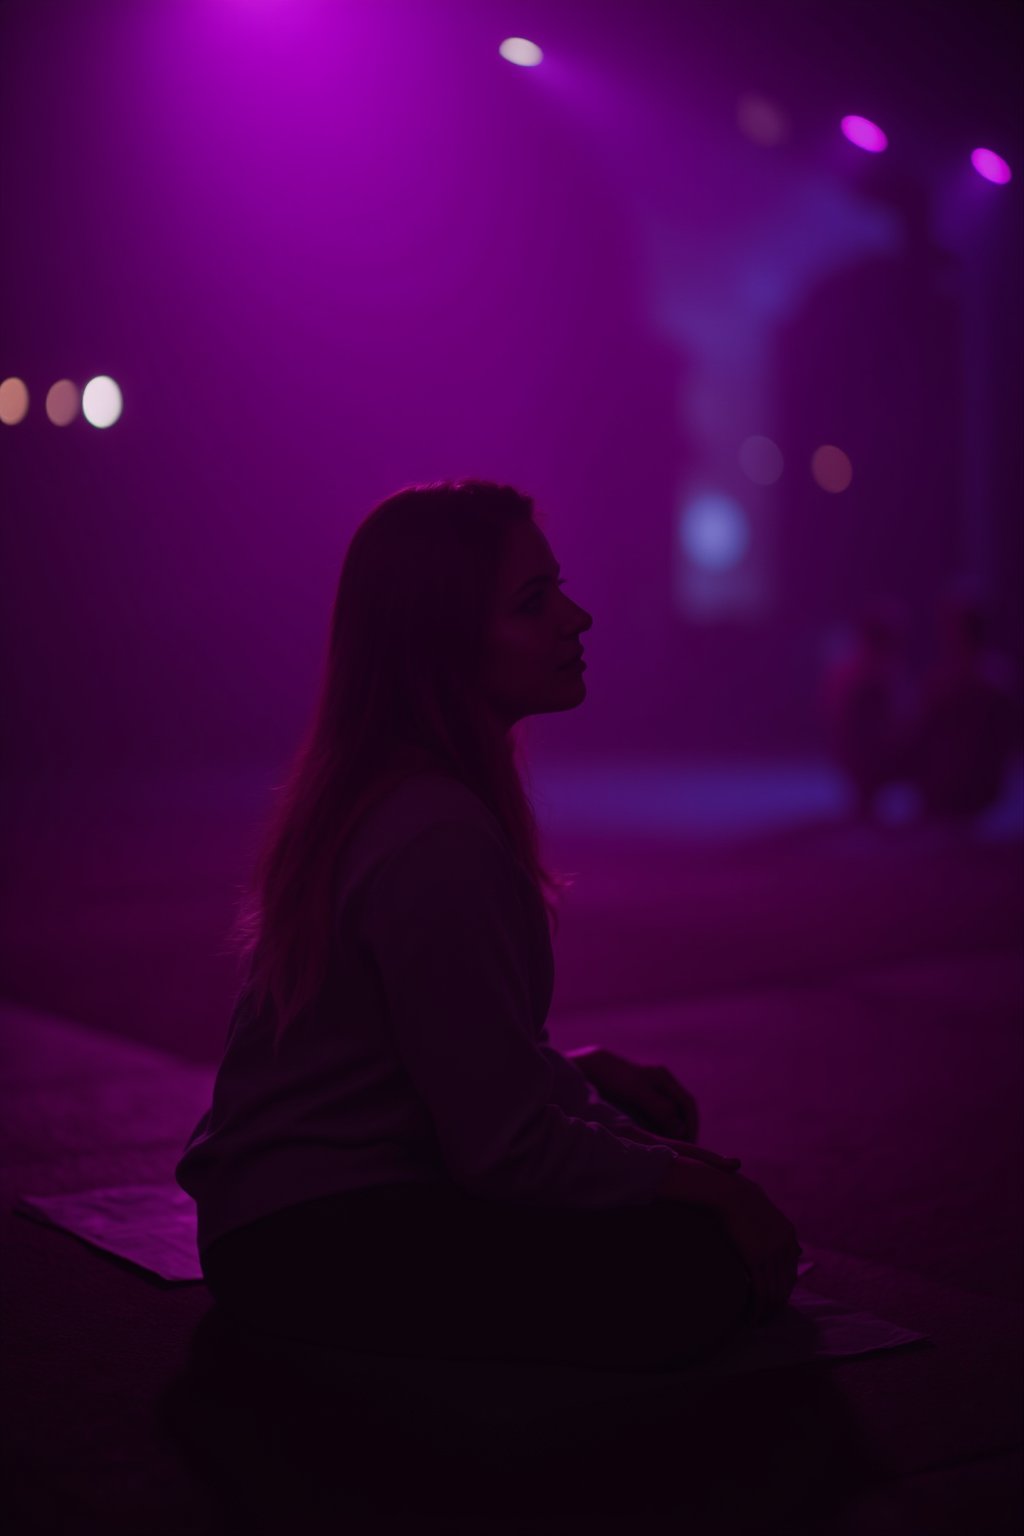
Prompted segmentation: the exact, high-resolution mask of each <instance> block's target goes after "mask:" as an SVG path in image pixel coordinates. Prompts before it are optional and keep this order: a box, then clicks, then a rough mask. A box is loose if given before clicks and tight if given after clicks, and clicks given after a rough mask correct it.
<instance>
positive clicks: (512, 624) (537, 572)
mask: <svg viewBox="0 0 1024 1536" xmlns="http://www.w3.org/2000/svg"><path fill="white" fill-rule="evenodd" d="M560 581H561V576H560V572H559V568H558V562H557V561H556V560H555V557H554V555H553V554H552V552H551V547H550V545H549V544H548V541H547V539H546V538H545V537H544V535H543V533H542V532H541V531H540V529H539V528H538V527H537V525H536V523H534V522H532V521H526V522H521V523H516V524H514V525H513V526H512V527H511V528H510V530H509V534H508V538H507V541H506V545H505V556H504V564H503V567H502V572H501V576H500V578H499V582H498V595H497V602H496V605H495V613H494V617H493V620H492V625H491V635H490V645H489V648H488V652H487V655H486V657H485V663H484V673H483V678H484V687H485V690H486V693H487V700H488V703H489V705H490V707H491V709H492V710H493V711H494V713H495V714H496V715H497V717H498V719H499V721H500V722H501V724H502V727H503V728H504V729H506V730H507V729H509V727H511V726H512V725H514V724H515V722H516V721H517V720H521V719H522V718H523V717H524V716H525V715H544V714H551V713H553V712H554V711H556V710H562V709H574V708H575V707H576V705H577V704H581V703H582V702H583V700H584V699H585V698H586V693H587V690H586V685H585V683H584V681H583V668H582V666H581V665H577V664H575V659H576V657H577V656H578V655H579V652H580V649H581V647H582V644H583V642H582V639H581V636H582V634H583V632H584V631H585V630H588V629H589V628H590V626H591V625H592V624H593V622H594V621H593V619H592V618H591V616H590V614H589V613H588V612H587V611H586V609H585V608H581V607H580V606H579V604H578V603H574V602H573V601H572V599H571V598H570V597H569V596H567V594H566V592H565V590H564V582H562V584H561V585H560V584H559V583H560ZM567 662H568V663H570V665H569V666H566V663H567Z"/></svg>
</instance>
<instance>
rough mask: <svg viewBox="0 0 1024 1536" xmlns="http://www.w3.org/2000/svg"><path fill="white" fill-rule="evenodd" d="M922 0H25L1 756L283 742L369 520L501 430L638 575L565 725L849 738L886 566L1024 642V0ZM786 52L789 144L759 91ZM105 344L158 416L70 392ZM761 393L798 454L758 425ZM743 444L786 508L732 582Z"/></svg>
mask: <svg viewBox="0 0 1024 1536" xmlns="http://www.w3.org/2000/svg"><path fill="white" fill-rule="evenodd" d="M826 9H827V11H828V25H827V26H826V25H825V24H824V22H823V20H822V17H821V15H820V13H821V12H822V11H824V10H826ZM882 9H883V8H878V10H879V11H881V10H882ZM884 11H885V17H884V19H883V17H882V16H881V15H878V16H877V17H876V15H875V9H874V8H871V20H870V29H871V30H869V31H867V32H866V31H865V30H864V29H865V25H866V21H865V8H864V7H863V6H855V5H849V6H830V7H827V8H826V7H822V6H820V5H818V6H809V5H804V6H796V5H792V4H778V3H770V4H762V5H754V4H753V3H752V0H743V3H738V0H734V3H731V4H723V5H721V6H710V5H698V6H692V7H680V6H677V5H664V6H660V7H659V6H656V5H652V4H642V3H633V4H626V3H625V0H623V3H622V4H617V5H609V6H602V7H593V6H590V5H587V4H584V3H582V0H577V3H574V4H570V3H564V4H559V3H554V4H545V5H540V4H524V5H521V6H514V7H510V6H507V5H498V4H489V3H486V0H482V3H472V4H471V3H469V0H464V3H455V0H438V3H436V4H424V3H419V4H414V3H412V0H375V3H374V4H372V5H371V4H367V3H360V4H353V3H349V0H346V3H344V4H342V3H338V4H327V3H326V0H178V3H172V0H151V3H147V4H137V3H111V0H107V3H98V0H64V3H58V0H53V3H38V0H37V3H29V0H13V3H12V0H8V3H7V4H6V5H5V6H4V8H3V14H2V20H0V53H2V56H3V63H2V66H0V67H2V70H3V78H2V81H0V86H2V89H0V146H2V148H0V173H2V186H0V192H2V206H3V209H4V227H5V235H4V239H3V242H2V245H0V279H2V283H0V287H2V292H3V294H4V298H5V303H4V326H3V333H2V335H0V377H7V376H9V375H14V376H18V377H21V378H23V379H25V381H26V382H27V384H28V386H29V389H30V392H31V396H32V408H31V410H30V412H29V415H28V417H27V418H26V420H25V421H24V422H23V423H22V424H21V425H19V426H17V427H0V476H2V486H0V494H2V501H3V516H2V528H3V534H2V537H3V547H2V550H0V558H2V561H3V568H4V572H5V577H6V580H5V589H4V590H5V601H4V605H3V614H2V621H0V623H2V630H0V638H2V644H3V660H2V664H3V688H4V696H5V716H6V721H5V723H6V730H5V732H4V743H3V748H2V752H3V756H2V759H0V767H2V768H3V770H4V771H5V772H6V773H7V774H8V775H9V776H13V777H19V776H21V775H23V774H25V773H32V774H37V773H39V774H49V773H51V772H52V773H55V774H58V775H64V774H69V775H70V774H83V775H86V776H91V775H96V776H97V777H102V776H104V775H106V774H107V773H108V772H110V771H111V770H113V769H115V768H117V769H118V770H119V771H120V770H122V769H126V770H127V771H128V772H133V773H134V772H140V771H142V772H144V771H148V770H150V769H152V770H154V771H155V770H160V769H163V768H167V767H170V768H174V767H185V766H189V767H200V768H201V767H203V766H204V765H213V764H225V765H232V764H239V765H241V764H245V763H276V762H277V761H278V760H279V759H280V758H281V757H282V756H283V755H285V754H286V753H287V752H288V751H289V749H290V747H291V745H292V743H293V741H294V738H295V735H296V733H297V731H298V730H299V728H300V727H301V724H302V723H303V722H304V720H305V718H306V714H307V711H308V709H309V706H310V703H311V700H312V696H313V691H314V688H315V685H316V682H317V679H318V674H319V667H320V660H321V656H322V651H323V645H324V642H325V638H326V625H327V619H328V616H329V612H330V605H331V602H332V599H333V593H334V586H335V582H336V578H337V571H338V567H339V563H340V560H341V557H342V554H343V552H344V548H345V545H346V543H347V540H348V538H349V536H350V534H351V532H352V530H353V528H354V527H355V525H356V523H357V522H358V521H359V520H360V519H361V518H362V517H363V516H364V515H365V513H366V512H367V511H368V510H369V508H370V506H371V505H372V504H373V503H374V502H375V501H376V500H377V499H379V498H380V497H381V496H383V495H385V494H387V493H388V492H389V491H391V490H393V489H395V488H397V486H399V485H400V484H403V483H406V482H408V481H411V480H416V479H423V478H433V477H441V476H448V475H455V474H477V475H482V476H488V477H494V478H498V479H508V480H511V481H513V482H514V483H517V484H519V485H521V486H522V487H523V488H524V489H527V490H529V491H530V492H532V493H533V494H534V495H535V496H536V497H537V498H538V501H539V503H540V505H541V506H542V508H543V509H544V511H545V513H546V514H547V519H548V521H547V529H548V533H549V536H550V538H551V541H552V544H553V546H554V548H555V551H556V554H557V556H558V558H559V559H560V561H561V563H562V565H563V568H564V571H565V574H566V575H567V576H568V577H569V578H570V581H571V583H572V586H571V588H570V590H573V591H574V595H576V596H578V597H579V599H580V600H581V601H582V602H584V603H585V604H586V606H587V607H588V608H589V609H590V611H591V612H592V613H593V614H594V616H595V624H594V629H593V632H592V636H591V637H590V640H589V642H588V660H589V672H588V687H589V697H588V700H587V702H586V704H585V705H584V706H583V708H582V709H581V710H580V711H578V712H576V713H575V714H574V715H573V716H572V717H571V719H569V720H566V719H547V720H543V721H540V722H537V728H536V732H535V736H536V739H537V741H538V742H539V743H541V744H550V745H551V746H552V747H555V748H557V749H559V750H560V751H566V752H570V751H572V750H574V749H579V750H584V749H588V750H589V749H600V748H603V747H618V746H621V744H622V742H623V741H624V740H634V741H635V742H636V743H637V745H639V746H642V747H644V748H658V747H665V748H676V749H678V748H683V749H689V750H693V751H699V750H722V749H735V750H739V751H747V750H750V751H753V750H760V751H771V750H775V749H778V750H788V749H792V748H803V747H806V746H808V745H811V746H813V745H814V744H815V743H816V741H817V739H818V738H817V732H818V722H817V719H816V715H815V687H816V675H817V667H818V663H819V660H820V655H821V650H822V646H823V645H824V644H825V642H826V640H827V637H828V634H829V633H830V632H831V630H832V629H834V627H835V625H836V624H838V623H840V622H842V621H844V620H846V619H848V618H849V617H850V616H851V614H852V613H853V612H854V611H855V610H856V609H857V607H858V606H859V605H860V604H861V603H862V602H863V601H864V600H865V599H866V598H868V597H870V596H871V595H873V593H874V592H875V591H877V590H878V589H879V588H880V587H881V588H882V589H885V590H889V589H894V590H897V591H899V592H900V593H901V594H902V595H903V596H904V597H905V598H906V599H907V601H908V603H909V604H910V607H911V611H912V617H913V623H914V636H913V640H914V645H915V647H916V650H917V653H918V654H919V655H920V657H921V658H922V659H923V658H924V657H925V656H926V653H927V646H928V641H929V638H930V632H931V628H930V626H931V605H932V602H933V600H934V596H935V592H936V588H937V587H938V586H939V585H941V583H942V582H943V581H945V580H947V579H948V578H949V577H952V576H955V575H957V574H961V573H964V572H965V571H970V572H971V573H973V574H975V575H977V576H979V577H980V578H981V579H982V580H984V581H986V582H987V584H988V586H989V589H990V591H991V593H992V596H993V600H994V602H995V605H996V609H997V618H998V626H999V630H1000V633H1001V637H1002V639H1003V641H1004V643H1005V644H1006V645H1007V646H1008V647H1009V648H1010V649H1011V650H1012V651H1014V652H1015V654H1016V655H1017V656H1018V658H1019V656H1020V651H1021V641H1022V636H1021V619H1020V610H1019V598H1018V594H1017V580H1016V578H1015V577H1014V576H1013V574H1012V573H1013V571H1014V570H1015V569H1017V570H1018V571H1019V564H1020V558H1021V542H1020V505H1021V490H1022V483H1021V466H1020V452H1019V437H1018V423H1019V419H1020V415H1021V406H1022V403H1024V402H1022V388H1021V367H1020V357H1021V339H1022V338H1021V304H1020V286H1019V276H1018V274H1019V269H1020V264H1021V255H1022V249H1021V246H1022V242H1021V212H1020V210H1021V197H1020V186H1021V177H1022V175H1024V159H1022V155H1021V148H1022V146H1021V142H1020V138H1021V135H1020V122H1019V106H1020V94H1019V86H1018V84H1017V82H1016V79H1015V75H1014V66H1013V59H1014V57H1019V19H1018V17H1017V15H1016V13H1015V12H1014V10H1013V8H1011V7H1007V6H1001V5H995V4H983V5H980V6H979V5H972V6H970V7H969V8H968V7H963V8H959V9H958V8H956V7H949V6H947V7H942V8H940V9H939V10H938V11H937V10H936V8H934V7H922V6H919V5H913V4H910V3H909V0H903V3H901V4H898V5H895V6H892V7H886V8H884ZM683 12H685V14H681V13H683ZM595 13H599V14H595ZM939 16H941V20H939V19H937V17H939ZM509 31H515V32H519V33H522V34H524V35H526V36H534V37H535V38H536V40H537V41H538V42H540V43H541V45H542V46H543V47H545V49H546V50H547V57H546V59H545V62H544V64H543V65H542V66H541V67H540V68H539V69H537V70H521V69H516V68H514V67H512V66H510V65H508V64H506V63H505V62H503V61H502V60H501V59H499V58H498V56H497V53H496V47H497V43H498V42H499V41H500V40H501V38H502V36H504V35H507V33H508V32H509ZM750 91H760V92H762V93H769V94H770V95H771V96H772V97H773V99H774V100H775V101H776V102H778V103H779V104H780V105H781V106H782V107H783V108H784V109H785V111H786V113H787V115H788V117H789V120H790V129H791V131H790V136H789V140H788V142H787V143H785V144H783V145H780V146H779V147H778V148H775V149H768V148H766V147H764V146H761V145H755V144H753V143H751V142H750V140H749V139H748V138H745V137H744V136H743V135H742V134H741V133H740V132H739V131H738V129H737V124H736V103H737V99H738V97H739V96H740V95H742V93H744V92H750ZM847 111H861V112H864V113H867V114H869V115H870V114H874V115H875V116H876V117H877V118H878V119H879V120H880V121H884V123H885V125H886V129H887V132H888V133H889V137H890V149H889V151H888V153H887V155H886V156H884V157H881V160H880V161H879V162H878V163H877V164H876V163H869V157H867V156H865V155H863V154H861V153H860V152H859V151H857V150H855V149H853V148H852V146H850V145H848V144H847V143H846V142H845V141H844V140H842V139H841V138H840V136H839V135H838V131H837V127H836V125H837V123H838V119H839V117H840V116H841V115H842V114H843V113H844V112H847ZM978 143H989V144H991V146H992V147H993V148H996V149H999V150H1000V151H1001V152H1002V153H1004V154H1005V155H1006V156H1007V158H1008V159H1009V161H1010V162H1011V164H1012V165H1013V166H1014V169H1015V180H1014V182H1013V183H1011V185H1010V186H1009V187H1007V188H997V187H993V186H990V185H989V184H987V183H983V182H981V181H980V180H979V179H978V178H977V177H976V176H974V173H973V172H972V171H971V170H970V168H969V165H967V161H966V157H967V155H968V154H969V151H970V150H971V149H972V148H973V147H974V146H975V145H976V144H978ZM882 161H884V174H883V166H882ZM965 166H966V170H965V169H964V167H965ZM890 341H891V345H890ZM94 373H110V374H112V375H113V376H114V377H115V378H116V379H117V380H118V382H119V383H120V384H121V387H122V389H123V391H124V396H125V410H124V415H123V417H122V419H121V421H120V422H119V423H117V425H116V426H114V427H113V428H111V429H109V430H108V431H97V430H95V429H93V428H91V427H89V426H88V425H87V424H86V423H85V422H84V421H82V420H81V419H79V420H78V421H77V422H75V423H74V424H73V425H72V426H70V427H68V428H66V429H58V428H55V427H53V426H52V425H51V424H50V423H49V422H48V421H47V420H46V417H45V414H44V412H43V410H42V402H43V399H44V396H45V393H46V390H47V388H48V386H49V384H50V383H52V382H53V381H54V380H56V379H58V378H61V377H69V378H71V379H73V380H75V381H76V382H78V383H79V384H82V383H84V382H85V380H86V379H87V378H89V377H90V376H91V375H92V374H94ZM759 432H760V433H767V434H768V435H770V436H772V437H773V438H774V439H775V440H776V441H778V443H779V444H780V446H781V447H782V450H783V454H784V457H785V460H786V469H785V472H784V474H783V476H782V478H781V479H780V480H779V481H778V482H777V483H776V484H775V485H773V486H771V487H756V486H752V485H751V484H750V483H749V482H747V481H746V480H745V479H743V477H742V476H741V475H740V472H739V471H738V470H737V467H736V457H735V454H736V449H737V447H738V444H739V443H740V442H741V441H742V440H743V439H744V438H745V437H747V436H748V435H750V434H751V433H759ZM821 441H826V442H836V443H840V444H843V445H845V446H846V447H847V451H849V452H850V453H851V456H852V458H853V460H854V464H855V479H854V483H853V485H852V486H851V488H850V490H849V491H848V492H846V493H844V495H843V496H829V495H828V494H826V493H823V492H821V491H820V489H819V488H818V487H816V486H815V485H814V483H813V482H812V481H811V479H810V477H809V474H808V472H807V460H808V458H809V455H810V453H811V452H812V451H813V448H814V446H815V445H816V444H817V443H818V442H821ZM707 485H713V486H715V487H719V488H721V490H722V491H723V493H724V494H728V495H730V496H734V497H736V498H737V499H738V502H739V504H740V505H741V506H742V510H743V514H744V516H745V517H746V518H748V519H749V524H750V530H751V539H752V542H751V546H750V554H749V561H750V572H748V575H747V576H744V577H743V579H742V580H740V579H738V577H737V573H736V572H732V573H731V574H730V573H726V575H725V576H721V574H719V575H713V576H712V577H709V578H708V579H709V581H711V584H712V588H713V590H712V588H709V590H712V607H711V611H710V613H709V612H705V613H703V615H701V614H698V613H696V612H695V611H694V610H693V609H692V607H688V601H689V599H688V598H687V592H688V591H689V588H688V587H687V583H686V579H685V578H686V572H685V571H681V560H682V557H681V555H680V553H679V544H678V519H679V515H680V511H681V509H682V508H683V507H685V506H686V505H687V501H688V498H690V497H692V495H694V494H695V493H696V491H699V490H700V489H701V488H702V487H706V486H707ZM748 577H749V579H748Z"/></svg>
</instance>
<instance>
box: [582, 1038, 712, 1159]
mask: <svg viewBox="0 0 1024 1536" xmlns="http://www.w3.org/2000/svg"><path fill="white" fill-rule="evenodd" d="M568 1059H569V1060H570V1061H571V1062H572V1063H573V1065H574V1066H575V1067H576V1068H577V1070H578V1071H579V1072H582V1074H583V1076H584V1077H585V1078H586V1079H587V1082H588V1083H590V1085H591V1087H593V1088H596V1089H597V1091H598V1093H599V1094H600V1095H601V1097H602V1099H605V1100H606V1101H607V1103H609V1104H613V1105H614V1106H615V1108H616V1109H621V1110H622V1111H623V1113H624V1114H627V1115H629V1116H630V1118H631V1119H633V1120H635V1121H636V1122H637V1124H638V1125H639V1126H641V1127H643V1128H645V1129H647V1130H650V1131H654V1132H655V1133H656V1134H657V1135H658V1136H662V1137H677V1138H678V1139H679V1140H680V1141H686V1142H693V1141H696V1139H697V1134H698V1131H699V1129H700V1115H699V1113H698V1109H697V1100H696V1099H695V1098H694V1096H693V1094H692V1093H690V1092H689V1090H688V1089H686V1088H684V1087H683V1085H682V1083H680V1082H679V1080H678V1079H677V1078H676V1077H674V1076H673V1074H672V1073H671V1072H670V1071H669V1069H668V1067H657V1066H647V1065H646V1064H644V1063H643V1062H636V1061H630V1060H629V1059H628V1057H626V1056H620V1055H619V1054H618V1052H617V1051H609V1050H607V1049H606V1047H604V1046H603V1045H591V1046H586V1047H584V1048H583V1049H582V1050H579V1051H571V1052H569V1053H568Z"/></svg>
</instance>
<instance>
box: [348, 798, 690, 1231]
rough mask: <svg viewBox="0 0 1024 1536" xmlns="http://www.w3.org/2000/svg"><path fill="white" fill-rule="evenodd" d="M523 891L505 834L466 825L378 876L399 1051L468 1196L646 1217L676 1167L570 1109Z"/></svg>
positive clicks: (368, 919) (435, 833)
mask: <svg viewBox="0 0 1024 1536" xmlns="http://www.w3.org/2000/svg"><path fill="white" fill-rule="evenodd" d="M519 878H520V877H519V875H518V874H517V871H516V868H515V865H514V863H513V861H512V858H511V856H510V854H509V853H508V852H507V851H506V850H505V849H504V848H503V846H502V845H501V843H500V842H499V841H498V839H497V838H496V837H495V836H494V835H493V833H491V832H490V831H489V830H488V829H487V828H486V827H485V826H483V825H478V824H476V823H473V822H468V821H467V822H461V821H455V820H452V821H444V822H438V823H435V824H433V825H432V826H430V827H428V828H426V829H424V830H423V831H421V832H420V833H418V834H417V835H416V836H415V837H413V838H412V839H411V840H410V841H409V842H407V843H405V844H404V845H403V846H402V848H400V849H399V850H397V851H396V852H395V853H393V854H392V855H391V856H390V857H389V858H388V859H387V860H385V861H384V863H383V864H382V865H381V867H380V868H379V869H378V871H377V873H376V875H375V876H374V877H373V879H372V880H371V882H370V884H369V886H368V889H367V895H366V900H365V903H364V906H363V915H362V936H363V940H364V943H365V944H366V945H367V946H368V949H369V951H370V953H371V955H372V956H373V959H374V961H375V964H376V968H377V972H378V975H379V979H380V984H381V987H382V990H383V994H384V997H385V1001H386V1005H387V1012H388V1016H389V1019H390V1024H391V1028H392V1030H393V1036H394V1044H395V1047H396V1050H397V1052H398V1055H399V1057H400V1059H401V1061H402V1064H403V1066H404V1068H405V1070H406V1072H407V1073H408V1075H409V1078H410V1080H411V1082H412V1085H413V1087H414V1089H415V1091H416V1093H417V1094H418V1096H419V1097H420V1099H421V1101H422V1102H423V1104H424V1105H425V1107H426V1109H427V1111H428V1113H429V1115H430V1118H431V1121H432V1124H433V1127H434V1131H435V1134H436V1136H437V1141H438V1146H439V1149H440V1154H441V1157H442V1160H443V1162H444V1165H445V1167H446V1168H447V1169H448V1171H449V1173H450V1174H451V1177H452V1179H453V1180H454V1181H455V1183H457V1184H458V1185H460V1186H461V1187H462V1188H464V1189H466V1190H468V1191H470V1192H471V1193H475V1194H478V1195H480V1196H483V1197H486V1198H491V1199H496V1200H507V1201H514V1202H518V1203H525V1204H534V1205H552V1206H582V1207H600V1206H613V1205H625V1204H643V1203H647V1202H649V1201H651V1200H653V1199H654V1198H656V1195H657V1192H658V1189H659V1187H660V1185H661V1184H662V1182H663V1180H664V1178H665V1175H666V1172H667V1170H668V1166H669V1164H670V1163H671V1162H674V1161H676V1160H677V1159H676V1154H675V1153H674V1152H673V1151H672V1150H671V1149H670V1148H668V1147H652V1146H645V1145H641V1144H639V1143H635V1142H631V1141H628V1140H627V1139H625V1138H623V1137H620V1136H618V1135H616V1134H615V1133H614V1132H613V1131H612V1130H610V1129H609V1128H608V1127H607V1126H605V1125H603V1124H601V1123H599V1121H597V1120H596V1119H594V1118H592V1117H591V1116H590V1114H589V1111H588V1110H586V1109H585V1107H584V1106H583V1105H582V1104H580V1105H579V1108H580V1109H581V1110H582V1111H583V1112H582V1113H580V1114H577V1113H575V1112H573V1110H571V1109H567V1108H566V1107H565V1106H564V1105H563V1103H562V1102H560V1099H559V1083H558V1081H557V1077H558V1067H557V1063H556V1062H555V1061H553V1060H552V1057H551V1055H550V1054H548V1053H545V1051H543V1050H542V1049H541V1047H540V1044H539V1042H538V1039H537V1035H536V1031H535V1028H534V1025H533V1021H532V1015H531V1003H530V985H529V940H528V937H527V931H526V926H525V923H524V913H523V907H522V897H521V893H520V891H519V890H518V889H517V881H518V880H519ZM555 1054H556V1055H557V1053H555ZM559 1060H562V1061H563V1062H564V1059H563V1058H559ZM564 1065H565V1066H566V1067H567V1068H568V1063H567V1062H565V1063H564ZM572 1070H573V1069H571V1068H570V1069H569V1071H570V1072H572ZM577 1075H578V1074H577ZM581 1081H582V1079H581Z"/></svg>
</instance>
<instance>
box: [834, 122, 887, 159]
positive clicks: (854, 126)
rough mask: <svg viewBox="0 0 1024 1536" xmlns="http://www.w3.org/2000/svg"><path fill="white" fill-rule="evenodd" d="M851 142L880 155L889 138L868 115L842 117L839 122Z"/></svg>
mask: <svg viewBox="0 0 1024 1536" xmlns="http://www.w3.org/2000/svg"><path fill="white" fill-rule="evenodd" d="M839 126H840V128H841V129H842V130H843V132H844V134H845V135H846V137H847V138H848V139H849V141H850V143H851V144H856V146H857V148H858V149H866V150H867V151H868V153H869V154H871V155H880V154H881V153H882V150H883V149H887V148H888V146H889V140H888V139H887V138H886V136H885V134H884V133H883V132H882V130H881V128H879V126H878V124H877V123H873V122H872V121H871V119H870V118H869V117H844V118H843V120H842V122H841V123H840V124H839Z"/></svg>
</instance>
